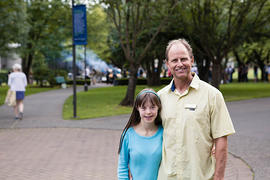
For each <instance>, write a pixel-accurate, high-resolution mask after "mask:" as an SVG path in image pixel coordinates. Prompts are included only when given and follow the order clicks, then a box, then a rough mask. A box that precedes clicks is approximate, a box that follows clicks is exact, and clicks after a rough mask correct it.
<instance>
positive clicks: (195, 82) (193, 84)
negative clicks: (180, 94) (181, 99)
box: [170, 73, 200, 92]
mask: <svg viewBox="0 0 270 180" xmlns="http://www.w3.org/2000/svg"><path fill="white" fill-rule="evenodd" d="M192 76H193V78H192V81H191V83H190V87H192V88H194V89H196V90H197V89H198V88H199V82H200V78H199V76H198V75H197V74H196V73H192ZM170 87H171V88H170V89H171V91H172V92H174V91H175V89H176V88H175V84H174V80H172V81H171V83H170Z"/></svg>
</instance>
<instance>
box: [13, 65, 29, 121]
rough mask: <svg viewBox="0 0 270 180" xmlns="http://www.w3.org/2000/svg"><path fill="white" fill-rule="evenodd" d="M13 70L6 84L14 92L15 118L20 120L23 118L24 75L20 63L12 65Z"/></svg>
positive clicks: (25, 84)
mask: <svg viewBox="0 0 270 180" xmlns="http://www.w3.org/2000/svg"><path fill="white" fill-rule="evenodd" d="M12 68H13V72H12V73H11V74H10V75H9V78H8V85H9V86H10V90H11V91H15V92H16V105H15V106H14V114H15V119H20V120H22V118H23V109H24V106H23V99H24V93H25V87H26V86H27V80H26V76H25V74H24V73H23V72H21V71H22V66H21V65H20V64H14V65H13V67H12Z"/></svg>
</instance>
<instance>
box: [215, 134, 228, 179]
mask: <svg viewBox="0 0 270 180" xmlns="http://www.w3.org/2000/svg"><path fill="white" fill-rule="evenodd" d="M227 146H228V143H227V136H223V137H220V138H217V139H215V157H216V170H215V174H214V180H224V174H225V167H226V162H227V153H228V151H227Z"/></svg>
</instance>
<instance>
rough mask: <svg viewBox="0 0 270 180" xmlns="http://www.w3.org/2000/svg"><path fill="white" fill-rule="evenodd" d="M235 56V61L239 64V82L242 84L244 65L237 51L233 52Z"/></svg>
mask: <svg viewBox="0 0 270 180" xmlns="http://www.w3.org/2000/svg"><path fill="white" fill-rule="evenodd" d="M233 54H234V56H235V59H236V61H237V64H238V72H237V73H238V82H241V81H242V66H243V63H242V62H241V59H240V57H239V55H238V52H237V51H236V50H233Z"/></svg>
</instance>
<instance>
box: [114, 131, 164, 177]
mask: <svg viewBox="0 0 270 180" xmlns="http://www.w3.org/2000/svg"><path fill="white" fill-rule="evenodd" d="M162 135H163V128H162V127H161V126H160V127H159V128H158V130H157V132H156V133H155V134H154V135H153V136H149V137H148V136H141V135H139V134H137V133H136V132H135V130H134V128H133V127H131V128H129V129H128V130H127V132H126V135H125V137H124V140H123V143H122V147H121V151H120V154H119V159H118V180H128V179H129V169H130V172H131V175H132V178H133V180H156V179H157V176H158V170H159V165H160V161H161V156H162Z"/></svg>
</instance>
